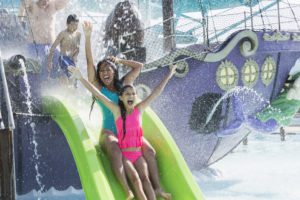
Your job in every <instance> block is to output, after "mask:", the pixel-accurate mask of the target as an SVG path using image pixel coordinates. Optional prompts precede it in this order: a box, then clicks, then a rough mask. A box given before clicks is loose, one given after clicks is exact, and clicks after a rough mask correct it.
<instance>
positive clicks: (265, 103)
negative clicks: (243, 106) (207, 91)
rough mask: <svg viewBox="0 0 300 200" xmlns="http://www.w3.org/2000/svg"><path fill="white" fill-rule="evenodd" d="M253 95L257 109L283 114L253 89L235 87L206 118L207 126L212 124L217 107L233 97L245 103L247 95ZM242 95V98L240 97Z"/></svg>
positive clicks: (252, 99)
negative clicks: (258, 107)
mask: <svg viewBox="0 0 300 200" xmlns="http://www.w3.org/2000/svg"><path fill="white" fill-rule="evenodd" d="M249 94H251V95H253V97H252V98H251V101H252V102H254V103H255V104H256V107H257V106H259V105H261V106H260V109H261V108H264V107H268V108H269V109H270V110H271V111H272V112H281V110H280V109H278V108H274V107H271V105H270V101H268V100H266V99H265V98H263V97H262V95H260V94H258V93H257V92H256V91H255V90H253V89H252V88H249V87H234V88H233V89H231V90H229V91H227V92H226V93H225V94H224V95H223V96H222V97H221V98H220V99H219V100H218V101H217V103H215V105H214V107H213V108H212V110H211V112H210V113H209V115H208V116H207V118H206V121H205V126H206V125H207V124H208V123H209V122H210V120H211V119H212V116H213V115H214V113H215V111H216V109H217V107H218V106H219V105H220V103H221V102H222V101H223V100H225V99H227V98H230V97H232V96H235V97H237V98H239V99H240V100H242V101H243V102H244V101H245V100H246V97H245V96H246V95H249ZM239 95H242V96H239Z"/></svg>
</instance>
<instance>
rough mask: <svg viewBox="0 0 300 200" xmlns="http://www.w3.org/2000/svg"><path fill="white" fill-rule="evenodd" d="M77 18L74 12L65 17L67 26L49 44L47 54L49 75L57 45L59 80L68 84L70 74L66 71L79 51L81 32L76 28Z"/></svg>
mask: <svg viewBox="0 0 300 200" xmlns="http://www.w3.org/2000/svg"><path fill="white" fill-rule="evenodd" d="M78 23H79V19H78V18H77V16H76V15H75V14H72V15H69V16H68V18H67V28H66V29H65V30H63V31H61V32H60V33H59V34H58V36H57V38H56V39H55V41H54V43H53V44H52V46H51V49H50V53H49V56H48V72H49V73H48V74H49V76H50V74H51V70H52V67H53V66H52V59H53V55H54V52H55V49H56V47H57V46H58V45H59V48H60V56H59V60H58V63H59V67H60V71H61V72H62V73H61V76H60V81H61V82H62V83H65V84H68V83H69V80H68V78H69V77H70V74H69V72H68V66H76V64H75V63H76V62H77V56H78V53H79V45H80V37H81V33H80V32H79V31H78V30H77V29H78Z"/></svg>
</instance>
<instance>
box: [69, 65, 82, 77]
mask: <svg viewBox="0 0 300 200" xmlns="http://www.w3.org/2000/svg"><path fill="white" fill-rule="evenodd" d="M68 70H69V72H70V73H71V76H72V77H73V78H76V79H81V78H82V74H81V72H80V70H79V68H77V67H73V66H69V67H68Z"/></svg>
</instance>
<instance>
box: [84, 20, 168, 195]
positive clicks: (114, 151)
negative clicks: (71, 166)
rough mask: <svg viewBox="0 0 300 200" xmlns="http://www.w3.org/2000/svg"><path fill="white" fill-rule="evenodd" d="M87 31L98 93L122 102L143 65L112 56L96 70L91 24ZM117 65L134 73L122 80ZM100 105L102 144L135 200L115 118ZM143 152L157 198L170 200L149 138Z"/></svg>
mask: <svg viewBox="0 0 300 200" xmlns="http://www.w3.org/2000/svg"><path fill="white" fill-rule="evenodd" d="M83 30H84V34H85V52H86V59H87V72H88V73H87V74H88V81H89V82H91V83H92V84H93V85H94V86H95V87H96V88H97V89H98V90H100V91H101V92H103V93H104V95H105V96H106V97H108V98H109V99H111V100H112V101H113V102H118V91H119V90H120V89H121V87H122V85H123V84H124V85H131V84H132V83H133V82H134V80H135V79H136V78H137V77H138V75H139V74H140V71H141V69H142V67H143V64H142V63H139V62H135V61H130V60H121V59H117V58H115V57H111V58H109V59H105V60H103V61H100V62H99V63H98V64H97V66H96V69H95V67H94V63H93V56H92V49H91V40H90V39H91V38H90V37H91V32H92V24H91V23H90V22H84V23H83ZM115 63H118V64H122V65H125V66H127V67H130V68H131V71H130V72H128V73H127V74H126V75H125V76H124V77H123V78H122V81H121V80H119V78H118V71H117V69H116V66H115ZM97 104H99V105H100V106H101V108H102V109H103V114H104V115H105V116H104V121H103V127H104V128H103V131H102V133H103V134H102V135H101V141H100V143H101V144H102V147H103V150H104V151H105V152H106V153H107V155H108V156H109V159H110V161H111V164H112V168H113V171H114V173H115V175H116V177H117V179H118V180H119V182H120V183H121V185H122V187H123V188H124V190H125V192H126V199H133V193H132V191H131V189H130V188H129V186H128V182H127V180H126V175H125V171H124V166H123V162H122V152H121V150H120V148H119V145H118V138H117V136H116V127H115V123H114V118H113V115H112V113H111V112H110V111H109V110H108V109H107V108H106V107H105V106H104V105H102V103H101V102H97ZM142 152H143V156H144V158H145V160H146V162H147V163H148V167H149V173H150V179H151V182H152V184H153V188H154V190H155V193H156V195H157V196H158V197H162V198H164V199H170V194H168V193H166V192H164V191H163V190H162V188H161V186H160V181H159V176H158V169H157V162H156V158H155V155H156V152H155V150H154V149H153V147H152V146H151V145H150V144H149V142H148V141H147V140H146V139H145V138H144V139H143V146H142Z"/></svg>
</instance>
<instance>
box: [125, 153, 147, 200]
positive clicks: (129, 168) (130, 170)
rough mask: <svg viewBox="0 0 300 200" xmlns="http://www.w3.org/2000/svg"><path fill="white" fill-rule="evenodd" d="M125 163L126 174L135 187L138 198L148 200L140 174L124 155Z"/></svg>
mask: <svg viewBox="0 0 300 200" xmlns="http://www.w3.org/2000/svg"><path fill="white" fill-rule="evenodd" d="M123 165H124V168H125V172H126V175H127V177H128V178H129V180H130V182H131V184H132V185H133V187H134V190H135V193H136V196H137V199H138V200H147V197H146V195H145V193H144V190H143V185H142V182H141V180H140V177H139V174H138V173H137V171H136V169H135V168H134V166H133V164H132V162H131V161H129V160H128V159H126V158H124V157H123Z"/></svg>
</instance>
